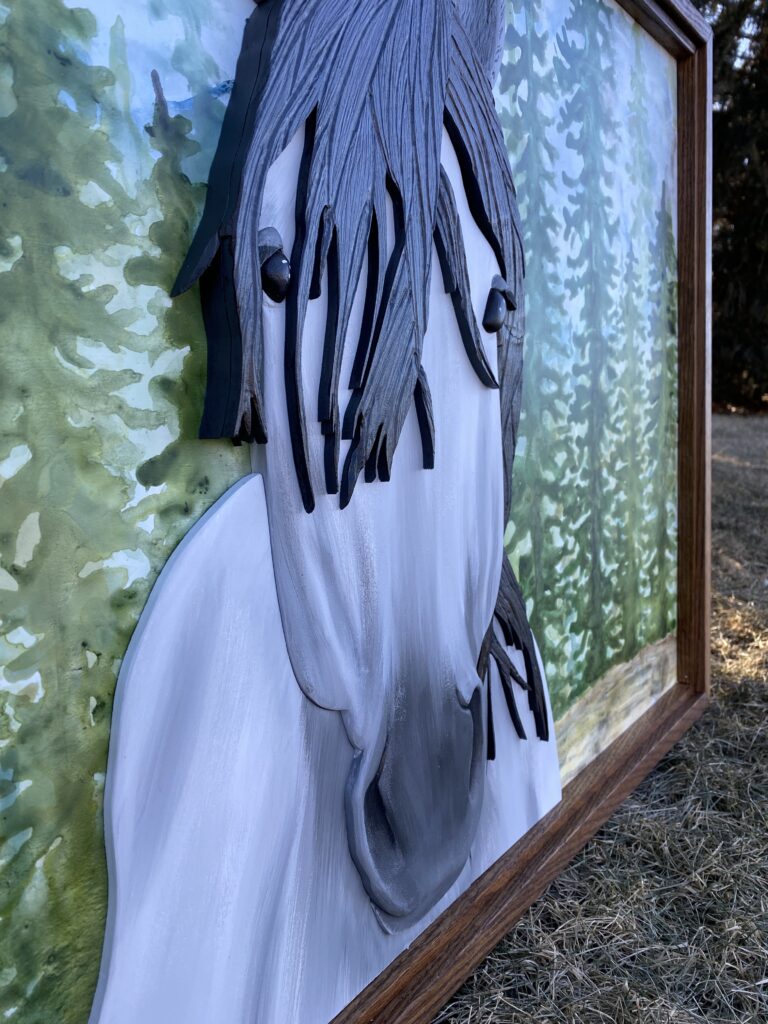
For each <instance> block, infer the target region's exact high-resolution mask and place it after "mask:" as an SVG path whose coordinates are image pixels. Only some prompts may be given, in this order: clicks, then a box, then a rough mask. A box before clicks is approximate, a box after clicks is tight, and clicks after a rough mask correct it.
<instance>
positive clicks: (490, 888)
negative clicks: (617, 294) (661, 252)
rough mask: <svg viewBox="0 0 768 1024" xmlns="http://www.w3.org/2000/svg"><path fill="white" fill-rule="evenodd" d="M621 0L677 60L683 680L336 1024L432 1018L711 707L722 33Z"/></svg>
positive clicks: (693, 16) (675, 2) (688, 12)
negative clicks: (715, 156) (714, 112)
mask: <svg viewBox="0 0 768 1024" xmlns="http://www.w3.org/2000/svg"><path fill="white" fill-rule="evenodd" d="M618 3H619V5H620V6H621V7H622V8H624V10H625V11H627V12H628V14H629V15H630V16H631V17H632V18H634V20H635V21H636V22H638V24H640V25H641V26H642V27H643V28H644V29H645V30H646V31H647V32H648V33H649V34H650V35H651V37H652V38H653V39H655V40H656V41H657V42H658V43H659V44H660V45H661V46H662V47H663V48H664V49H665V50H666V51H667V52H668V53H669V54H670V55H671V56H672V57H673V58H674V59H675V61H676V62H677V91H678V101H677V102H678V106H677V119H678V168H679V176H678V182H679V184H678V232H679V235H678V244H679V313H678V339H679V341H678V344H679V370H678V373H679V422H678V452H679V455H678V523H679V549H678V598H677V601H678V609H677V611H678V631H677V679H678V681H677V683H676V684H675V685H674V686H673V687H672V688H671V689H670V690H668V691H667V692H666V693H665V694H664V696H663V697H661V698H660V699H659V700H658V701H657V702H656V703H655V704H653V706H652V707H651V708H650V709H649V710H648V711H646V712H645V714H643V715H642V717H641V718H640V719H638V720H637V721H636V722H635V723H634V724H633V725H631V726H630V727H629V728H628V729H627V730H626V731H625V732H624V733H623V734H622V735H621V736H620V737H619V738H618V739H616V740H615V741H614V742H613V743H612V744H611V745H610V746H609V747H608V748H607V749H606V750H605V751H603V752H602V753H601V754H600V755H599V756H598V757H597V758H595V759H594V760H593V761H592V762H590V763H589V765H588V766H587V767H586V768H585V769H584V770H583V771H581V772H580V773H579V774H578V775H577V776H576V777H575V778H574V779H572V780H571V781H570V782H569V783H568V784H567V785H566V786H565V788H564V790H563V799H562V802H561V803H560V804H559V805H558V806H557V807H556V808H555V809H554V810H553V811H551V812H550V813H549V814H548V815H547V816H546V817H545V818H543V819H542V820H541V821H540V822H539V824H537V825H536V826H535V827H534V828H533V829H531V831H530V832H528V833H527V834H526V835H525V836H524V837H523V839H521V840H520V842H518V843H517V844H516V845H515V846H513V847H512V848H511V849H510V850H508V851H507V853H506V854H504V855H503V856H502V857H501V858H500V859H499V860H498V861H497V862H496V863H495V864H493V865H492V866H491V867H490V868H489V869H488V870H487V871H486V872H485V874H483V875H482V876H481V877H480V878H479V879H478V880H477V881H476V882H475V883H474V884H473V885H472V886H471V887H470V888H469V890H468V891H467V892H466V893H465V894H464V895H463V896H461V897H459V898H458V899H457V900H456V901H455V902H454V903H453V904H452V905H451V906H450V907H449V908H448V909H447V910H446V911H445V912H444V913H443V914H442V915H441V916H440V917H439V918H438V919H437V920H436V921H435V922H434V923H433V924H431V925H430V926H429V927H428V928H427V929H426V930H425V931H424V932H423V933H422V934H421V935H420V936H419V937H418V938H417V939H416V940H415V941H414V942H413V944H412V945H411V946H410V947H409V948H408V949H407V950H406V951H405V952H404V953H402V954H401V955H400V956H399V957H397V959H395V960H394V961H393V962H392V963H391V964H390V965H389V967H387V968H386V970H384V971H383V972H382V973H381V974H380V975H379V976H378V977H377V978H375V979H374V980H373V981H372V982H371V983H370V984H369V985H368V986H367V988H365V989H364V990H363V992H361V993H360V995H359V996H358V997H357V998H356V999H355V1000H353V1002H351V1003H350V1004H349V1006H347V1007H346V1008H345V1009H344V1010H342V1012H341V1013H339V1014H338V1015H337V1016H336V1017H335V1018H334V1021H333V1024H372V1022H386V1024H428V1022H429V1021H430V1020H431V1019H432V1017H433V1015H434V1014H435V1013H436V1012H437V1010H438V1009H439V1008H440V1006H442V1005H443V1004H444V1003H445V1001H446V1000H447V999H448V998H449V997H450V996H451V994H452V993H453V992H454V991H455V990H456V989H457V988H458V987H459V986H460V985H461V984H462V982H463V981H464V980H465V978H466V977H467V976H468V975H469V974H470V973H471V972H472V970H473V969H474V967H475V966H476V965H477V964H478V963H479V962H480V961H481V960H482V959H483V957H485V956H486V955H487V954H488V953H489V952H490V950H491V949H492V948H493V947H494V946H495V945H496V943H497V942H499V940H500V939H501V938H502V937H503V936H504V935H505V934H506V933H507V932H508V931H509V930H510V929H511V928H512V926H513V925H514V924H515V923H516V922H517V921H518V920H519V919H520V917H521V916H522V915H523V913H524V912H525V911H526V910H527V909H528V907H529V906H530V905H531V904H532V903H533V902H534V901H535V900H536V899H537V898H538V897H539V896H540V895H541V894H542V892H543V891H544V889H545V888H546V886H547V885H548V884H549V883H550V882H551V881H552V879H553V878H555V877H556V876H557V875H558V874H559V872H561V871H562V870H563V869H564V868H565V867H566V865H567V864H568V863H569V861H570V860H571V859H572V857H573V856H574V854H575V853H576V852H577V851H578V850H579V849H580V848H581V847H582V846H583V845H584V844H585V843H586V842H587V840H588V839H590V837H591V836H593V835H594V834H595V832H596V831H597V830H598V828H599V827H600V826H601V825H602V824H603V822H604V821H605V820H606V819H607V818H608V817H609V816H610V815H611V813H612V812H613V811H614V810H615V809H616V807H617V806H618V805H619V804H620V803H621V802H622V801H623V800H624V799H625V798H626V797H627V796H628V794H629V793H631V792H632V790H633V789H634V788H635V787H636V786H637V785H638V783H639V782H640V781H641V780H642V779H643V778H644V777H645V776H646V775H647V774H648V772H650V771H651V770H652V769H653V767H654V766H655V765H656V764H657V763H658V762H659V760H660V759H661V758H662V757H663V756H664V754H665V753H666V752H667V751H668V750H669V749H670V748H671V747H672V746H673V744H674V743H676V742H677V740H678V739H679V738H680V737H681V736H682V735H683V733H684V732H685V731H686V729H688V727H689V726H690V725H691V724H692V723H693V722H694V721H695V720H696V719H697V718H698V717H699V716H700V715H701V714H702V712H703V711H704V709H705V708H706V706H707V703H708V699H709V698H708V695H709V686H710V667H709V618H710V565H709V549H710V390H711V353H710V338H711V281H710V278H711V257H710V253H711V213H712V194H711V178H712V175H711V159H712V158H711V138H712V127H711V124H712V121H711V107H712V32H711V29H710V28H709V26H708V24H707V23H706V21H705V20H704V19H703V18H702V16H701V15H700V14H699V13H698V12H697V11H696V9H695V8H694V7H693V6H692V4H690V3H689V2H688V0H618Z"/></svg>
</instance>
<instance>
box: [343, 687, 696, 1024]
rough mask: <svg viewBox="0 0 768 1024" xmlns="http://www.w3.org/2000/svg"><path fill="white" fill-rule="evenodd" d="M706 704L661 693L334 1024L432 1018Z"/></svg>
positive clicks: (687, 694) (410, 1022)
mask: <svg viewBox="0 0 768 1024" xmlns="http://www.w3.org/2000/svg"><path fill="white" fill-rule="evenodd" d="M707 704H708V697H707V695H706V694H703V693H696V692H695V691H694V690H692V689H691V688H690V687H687V686H683V685H680V684H678V685H677V686H675V687H674V688H673V689H672V690H670V691H669V692H668V693H667V694H665V695H664V696H663V697H662V698H661V699H660V700H659V701H658V702H657V703H656V704H654V706H653V707H652V708H650V710H648V711H647V712H646V713H645V714H644V715H643V716H642V718H640V719H639V720H638V721H637V722H636V723H635V725H633V726H631V727H630V728H629V729H628V730H627V731H626V733H624V735H622V736H620V737H619V738H618V739H617V740H615V741H614V743H612V744H611V746H610V747H609V748H608V749H607V750H606V751H604V752H603V753H602V754H600V756H599V757H597V758H596V759H595V760H594V761H593V762H592V763H591V764H590V765H589V766H588V767H587V768H585V769H584V771H582V772H581V773H580V774H579V775H578V777H577V778H575V779H574V780H573V781H572V782H570V783H569V784H568V785H567V786H566V787H565V790H564V792H563V799H562V801H561V803H560V804H559V805H558V806H557V807H556V808H554V809H553V810H552V811H551V812H550V813H549V814H548V815H547V816H546V817H545V818H543V819H542V820H541V821H540V822H539V823H538V824H537V825H535V826H534V827H533V828H532V829H531V830H530V832H528V833H527V834H526V835H525V836H524V837H523V838H522V839H521V840H520V841H519V842H518V843H516V844H515V846H513V847H512V848H511V849H510V850H508V851H507V853H505V854H504V855H503V856H502V857H501V858H500V859H499V860H498V861H496V863H495V864H493V865H492V866H491V867H490V868H489V869H488V870H487V871H486V872H485V874H483V875H481V877H480V878H479V879H477V881H475V882H474V883H473V884H472V885H471V886H470V888H469V889H468V890H467V892H466V893H465V894H464V895H463V896H460V897H459V898H458V899H457V900H456V902H455V903H453V904H452V905H451V906H450V907H449V908H448V909H447V910H446V911H445V912H444V913H443V914H442V915H441V916H440V917H439V918H438V919H437V920H436V921H435V922H434V923H433V924H431V925H430V926H429V927H428V928H427V929H426V930H425V931H424V932H423V933H422V935H420V936H419V937H418V938H417V939H416V940H415V941H414V942H413V944H412V945H411V946H410V947H409V948H408V949H407V950H405V951H404V952H403V953H401V954H400V956H399V957H397V959H396V960H394V961H393V962H392V963H391V964H390V965H389V967H387V968H386V970H384V971H383V972H382V974H380V975H379V976H378V977H377V978H376V979H374V981H372V982H371V983H370V985H368V987H367V988H366V989H364V990H363V992H362V993H361V994H360V995H359V996H358V997H357V998H356V999H355V1000H353V1002H352V1003H350V1004H349V1006H347V1007H346V1008H345V1009H344V1010H342V1011H341V1013H339V1014H338V1015H337V1016H336V1017H335V1018H334V1019H333V1021H332V1024H428V1022H429V1021H430V1020H431V1019H432V1017H433V1015H434V1014H435V1012H436V1011H437V1010H438V1009H439V1008H440V1006H441V1005H442V1004H443V1003H444V1002H445V1001H446V999H448V998H449V997H450V995H451V994H452V993H453V992H455V991H456V989H457V988H458V987H459V986H460V985H461V984H462V982H463V981H464V980H465V979H466V978H467V976H468V975H469V974H470V973H471V972H472V970H473V969H474V968H475V967H476V966H477V964H478V963H479V962H480V961H481V960H482V959H483V957H485V956H486V955H487V954H488V953H489V952H490V951H491V949H493V947H494V946H495V945H496V944H497V943H498V942H499V941H500V940H501V939H502V938H503V936H504V935H505V934H506V933H507V932H508V931H509V930H510V929H511V928H512V926H513V925H514V924H515V923H516V922H517V921H518V920H519V919H520V918H521V917H522V915H523V914H524V913H525V911H526V910H527V909H528V907H530V905H531V904H532V903H533V902H534V901H535V900H536V899H538V897H539V896H540V895H541V894H542V893H543V892H544V890H545V889H546V887H547V886H548V885H549V883H550V882H551V881H552V880H553V879H554V878H556V877H557V875H558V874H559V873H560V872H561V871H562V870H563V869H564V868H565V867H566V866H567V865H568V863H569V862H570V861H571V859H572V858H573V857H574V855H575V854H576V853H577V852H578V851H579V850H580V849H581V848H582V846H584V844H585V843H586V842H587V840H588V839H590V838H591V837H592V836H593V835H594V834H595V832H597V830H598V829H599V827H600V826H601V825H602V824H603V822H605V821H606V820H607V819H608V818H609V817H610V815H611V814H612V813H613V811H614V810H615V809H616V808H617V807H618V806H619V804H620V803H621V802H622V801H623V800H625V799H626V797H627V796H628V795H629V794H630V793H631V792H632V791H633V790H634V789H635V788H636V787H637V785H638V784H639V783H640V782H641V781H642V780H643V778H645V776H646V775H647V774H648V772H649V771H651V769H652V768H654V767H655V765H656V764H658V762H659V761H660V760H661V758H662V757H663V756H664V754H666V753H667V751H668V750H669V749H670V748H671V747H672V746H674V744H675V743H676V742H677V740H679V739H680V737H681V736H682V735H683V733H684V732H685V731H686V730H687V729H688V728H689V727H690V726H691V725H692V724H693V722H695V721H696V719H697V718H699V716H700V715H701V714H702V713H703V711H704V710H705V708H706V707H707Z"/></svg>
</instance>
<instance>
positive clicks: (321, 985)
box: [0, 0, 711, 1024]
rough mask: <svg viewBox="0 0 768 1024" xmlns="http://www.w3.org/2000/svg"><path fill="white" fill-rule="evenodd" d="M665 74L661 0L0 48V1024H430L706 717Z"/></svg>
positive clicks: (475, 9) (680, 108)
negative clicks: (294, 1023) (138, 1023)
mask: <svg viewBox="0 0 768 1024" xmlns="http://www.w3.org/2000/svg"><path fill="white" fill-rule="evenodd" d="M243 26H245V27H243ZM710 80H711V38H710V31H709V29H708V28H707V26H706V24H705V22H704V21H703V20H702V19H701V17H700V16H699V15H698V14H697V13H696V12H695V11H694V10H693V8H692V7H691V6H690V5H689V4H688V3H687V2H680V0H658V2H655V0H620V2H617V0H507V2H506V3H504V2H502V0H487V2H486V0H482V2H475V0H388V2H382V0H371V2H370V3H367V2H366V3H365V4H361V3H360V2H359V0H356V2H353V0H256V2H255V3H254V0H226V2H225V0H184V2H182V0H139V2H137V3H135V4H134V5H132V6H131V7H130V9H128V8H125V5H124V4H121V3H118V0H99V3H98V4H96V3H95V2H89V0H83V2H82V3H81V4H80V6H72V5H70V4H69V3H66V2H64V0H7V2H6V3H5V4H0V180H2V186H3V213H4V216H3V222H2V226H1V230H0V332H2V337H3V344H2V346H0V378H1V379H2V381H3V399H2V403H0V499H2V502H1V507H2V512H1V513H0V514H1V515H2V530H1V531H0V600H1V601H2V612H0V698H1V699H0V825H1V826H2V828H1V830H0V871H1V872H2V879H3V887H2V891H1V892H0V921H1V922H2V923H1V924H0V1013H2V1014H3V1015H4V1016H5V1017H6V1018H9V1019H15V1020H19V1021H20V1022H24V1021H27V1020H28V1021H32V1020H34V1021H47V1020H50V1021H56V1022H57V1024H58V1022H62V1024H81V1022H83V1021H85V1020H89V1021H90V1022H91V1024H131V1022H133V1021H135V1020H137V1019H142V1020H145V1021H147V1024H153V1022H157V1024H160V1022H163V1024H165V1022H166V1021H169V1020H175V1019H184V1020H185V1021H186V1022H187V1024H196V1022H198V1021H199V1022H200V1024H203V1022H208V1021H210V1020H227V1021H232V1022H233V1024H234V1022H236V1021H241V1020H242V1021H243V1022H245V1021H249V1022H250V1021H259V1022H260V1024H272V1022H283V1021H285V1020H301V1021H302V1022H303V1024H325V1022H327V1021H330V1020H331V1019H333V1020H334V1021H335V1022H339V1024H341V1022H344V1024H346V1022H350V1024H351V1022H363V1021H386V1022H387V1024H397V1022H403V1024H405V1022H406V1021H407V1022H408V1024H414V1022H418V1021H424V1022H428V1021H429V1020H430V1019H431V1017H432V1015H433V1014H434V1013H435V1011H436V1010H437V1009H438V1008H439V1006H440V1005H441V1004H442V1003H443V1002H444V1001H445V1000H446V999H447V998H448V997H449V996H450V995H451V993H452V992H453V991H454V990H455V989H456V988H457V987H458V986H459V985H460V983H461V982H462V980H463V979H464V978H465V977H466V976H467V975H468V973H469V972H470V971H471V970H472V968H473V967H474V966H475V964H477V963H478V962H479V960H480V959H481V958H482V957H483V956H484V955H485V953H486V952H488V951H489V950H490V949H491V948H492V946H493V945H494V944H495V943H496V942H497V941H498V940H499V939H500V938H501V937H502V935H503V934H504V933H505V932H506V931H507V930H508V929H509V928H510V927H511V926H512V925H513V924H514V922H515V921H516V920H517V918H518V917H519V916H520V915H521V914H522V913H523V912H524V910H525V909H526V908H527V907H528V906H529V905H530V903H531V902H532V901H533V900H534V899H536V897H537V895H538V894H540V893H541V892H542V890H543V889H544V887H545V886H546V885H547V883H548V882H549V881H550V880H551V879H552V878H553V877H554V876H555V875H556V874H557V872H558V871H559V870H561V869H562V868H563V867H564V866H565V864H566V863H567V862H568V860H569V859H570V857H571V856H572V855H573V854H574V853H575V851H576V850H577V849H578V848H579V847H580V846H581V845H582V844H583V843H584V842H585V841H586V840H587V838H588V837H589V836H590V835H592V834H593V833H594V831H595V830H596V829H597V828H598V827H599V825H600V823H601V822H602V821H604V820H605V818H606V817H607V816H608V815H609V814H610V813H611V811H612V809H613V808H615V807H616V805H617V804H618V803H619V802H620V801H621V800H622V799H623V798H624V797H625V796H626V795H627V794H628V793H629V792H630V791H631V789H632V788H633V787H634V786H635V785H636V784H637V782H638V781H639V780H640V779H641V778H642V777H643V776H644V775H645V774H646V773H647V772H648V771H649V770H650V769H651V768H652V767H653V765H654V764H655V763H656V762H657V761H658V760H659V759H660V757H661V756H662V755H663V754H664V753H665V751H666V750H667V749H668V748H669V747H670V746H671V745H672V744H673V743H674V742H675V740H676V739H677V738H678V737H679V736H680V735H681V734H682V732H683V731H684V730H685V728H687V726H688V725H689V724H690V723H691V722H692V721H693V720H694V719H695V718H696V717H697V716H698V715H699V714H700V713H701V712H702V710H703V708H704V707H705V705H706V701H707V690H708V685H709V682H708V681H709V635H708V628H709V627H708V620H709V567H708V546H709V475H708V474H709V468H708V465H709V385H710V380H709V374H710V355H709V334H710V324H709V315H710V313H709V309H710V299H709V275H710V265H709V253H710V206H711V195H710V177H711V175H710V107H711V86H710ZM513 182H514V183H513ZM233 442H234V443H233Z"/></svg>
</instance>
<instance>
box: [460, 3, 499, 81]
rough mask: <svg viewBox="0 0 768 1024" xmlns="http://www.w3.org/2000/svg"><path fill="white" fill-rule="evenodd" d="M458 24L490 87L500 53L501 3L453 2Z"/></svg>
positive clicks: (497, 66) (497, 70)
mask: <svg viewBox="0 0 768 1024" xmlns="http://www.w3.org/2000/svg"><path fill="white" fill-rule="evenodd" d="M456 6H457V8H458V12H459V18H460V19H461V23H462V24H463V25H464V28H465V29H466V32H467V36H468V38H469V39H470V40H471V41H472V45H473V46H474V48H475V53H476V54H477V58H478V60H479V62H480V64H481V65H482V67H483V69H484V70H485V73H486V75H487V76H488V81H489V82H490V84H491V85H492V86H493V85H494V84H495V82H496V79H497V78H498V75H499V69H500V68H501V59H502V55H503V53H504V28H505V19H504V0H456Z"/></svg>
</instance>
